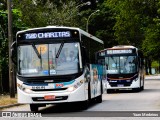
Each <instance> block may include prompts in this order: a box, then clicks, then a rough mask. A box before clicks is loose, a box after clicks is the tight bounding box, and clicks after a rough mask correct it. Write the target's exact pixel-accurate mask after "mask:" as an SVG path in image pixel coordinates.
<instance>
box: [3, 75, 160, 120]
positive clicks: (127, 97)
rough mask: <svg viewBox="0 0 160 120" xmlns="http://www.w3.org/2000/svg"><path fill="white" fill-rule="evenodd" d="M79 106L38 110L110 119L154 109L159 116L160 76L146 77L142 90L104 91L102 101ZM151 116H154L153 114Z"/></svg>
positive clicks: (13, 108)
mask: <svg viewBox="0 0 160 120" xmlns="http://www.w3.org/2000/svg"><path fill="white" fill-rule="evenodd" d="M80 106H81V105H80V104H61V105H54V106H47V107H45V108H41V109H40V111H39V112H40V113H41V114H42V116H46V117H50V116H51V117H54V115H55V116H56V115H58V117H60V116H61V117H64V116H66V115H69V116H70V117H72V115H73V116H74V115H75V116H76V115H77V116H78V117H80V116H87V117H92V116H93V117H100V116H101V115H102V116H105V115H106V116H107V115H109V116H111V117H112V120H114V119H115V120H116V118H113V117H114V116H115V117H127V116H128V117H135V115H136V114H134V113H136V112H138V114H137V115H141V113H144V112H147V114H148V113H149V114H150V113H154V111H159V113H157V112H156V113H155V114H156V115H157V114H158V116H159V117H160V76H149V77H146V79H145V86H144V90H143V91H141V92H132V91H130V90H123V91H117V92H115V93H112V94H107V93H104V94H103V102H102V103H98V104H96V103H94V102H93V103H91V104H90V106H89V108H88V109H87V110H81V109H79V108H80ZM3 111H30V109H29V105H22V106H17V107H12V108H8V109H3ZM116 115H117V116H116ZM75 116H74V117H75ZM139 117H141V116H139ZM146 117H148V116H146ZM149 117H151V116H149ZM152 117H155V116H154V114H153V116H152ZM101 118H102V117H101ZM58 119H59V118H58ZM65 119H67V118H65ZM130 119H131V118H130ZM152 119H157V118H152ZM159 119H160V118H159Z"/></svg>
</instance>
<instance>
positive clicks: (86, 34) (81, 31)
mask: <svg viewBox="0 0 160 120" xmlns="http://www.w3.org/2000/svg"><path fill="white" fill-rule="evenodd" d="M49 28H64V29H70V30H78V31H79V32H80V33H81V34H83V35H85V36H87V37H89V38H91V39H93V40H95V41H97V42H100V43H102V44H104V42H103V41H102V40H100V39H99V38H97V37H95V36H93V35H91V34H89V33H87V32H85V31H84V30H82V29H80V28H77V27H65V26H47V27H38V28H30V29H27V30H22V31H18V32H17V34H20V33H23V32H27V31H32V30H41V29H49Z"/></svg>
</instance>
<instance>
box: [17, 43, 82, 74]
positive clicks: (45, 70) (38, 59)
mask: <svg viewBox="0 0 160 120" xmlns="http://www.w3.org/2000/svg"><path fill="white" fill-rule="evenodd" d="M78 70H79V43H78V42H74V43H64V42H62V43H54V44H35V45H34V44H32V45H30V44H29V45H28V44H27V45H21V46H18V73H19V75H22V76H28V77H29V76H52V75H68V74H74V73H78Z"/></svg>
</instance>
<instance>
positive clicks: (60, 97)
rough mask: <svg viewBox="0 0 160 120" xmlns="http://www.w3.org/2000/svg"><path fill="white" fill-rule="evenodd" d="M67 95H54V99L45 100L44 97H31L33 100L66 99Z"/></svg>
mask: <svg viewBox="0 0 160 120" xmlns="http://www.w3.org/2000/svg"><path fill="white" fill-rule="evenodd" d="M67 98H68V96H56V98H55V99H54V100H45V99H44V97H33V98H32V100H33V101H60V100H67Z"/></svg>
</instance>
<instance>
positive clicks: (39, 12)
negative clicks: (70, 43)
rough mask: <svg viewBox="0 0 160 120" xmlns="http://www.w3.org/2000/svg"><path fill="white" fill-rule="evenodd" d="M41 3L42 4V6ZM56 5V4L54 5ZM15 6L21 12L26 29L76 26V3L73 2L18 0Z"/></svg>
mask: <svg viewBox="0 0 160 120" xmlns="http://www.w3.org/2000/svg"><path fill="white" fill-rule="evenodd" d="M42 3H43V4H42ZM55 3H56V4H55ZM14 4H15V6H16V7H17V8H18V9H19V10H20V11H22V16H23V17H22V21H23V22H24V23H25V24H26V25H27V26H28V27H42V26H43V27H44V26H47V25H58V26H61V25H63V26H78V18H77V13H78V9H77V8H76V3H75V2H74V1H69V0H68V1H66V2H63V1H62V0H60V1H59V2H56V1H52V2H51V1H49V0H47V1H43V2H41V1H37V0H34V2H33V1H32V0H21V2H19V0H16V1H15V3H14Z"/></svg>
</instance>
